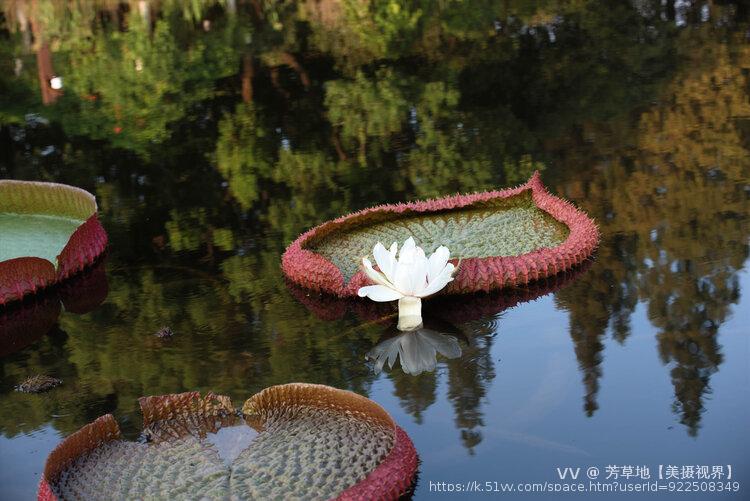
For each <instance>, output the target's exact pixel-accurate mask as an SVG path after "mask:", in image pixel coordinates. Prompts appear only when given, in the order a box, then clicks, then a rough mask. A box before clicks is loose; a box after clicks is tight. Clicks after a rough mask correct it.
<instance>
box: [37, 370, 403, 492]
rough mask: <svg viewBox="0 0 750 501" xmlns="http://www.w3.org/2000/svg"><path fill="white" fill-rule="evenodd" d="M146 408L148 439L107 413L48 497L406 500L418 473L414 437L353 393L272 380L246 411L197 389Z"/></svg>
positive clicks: (44, 486)
mask: <svg viewBox="0 0 750 501" xmlns="http://www.w3.org/2000/svg"><path fill="white" fill-rule="evenodd" d="M140 404H141V410H142V412H143V416H144V432H143V435H142V437H141V438H142V440H140V441H138V442H131V441H126V440H123V439H122V438H121V437H120V430H119V427H118V426H117V423H116V421H115V420H114V418H113V417H112V415H109V414H108V415H106V416H102V417H100V418H99V419H97V420H96V421H94V422H93V423H91V424H89V425H87V426H85V427H84V428H82V429H81V430H79V431H78V432H76V433H74V434H73V435H71V436H70V437H68V438H67V439H65V440H64V441H63V442H62V443H61V444H60V445H59V446H58V447H57V448H56V449H55V450H54V451H52V453H51V454H50V455H49V457H48V458H47V463H46V465H45V469H44V474H43V477H42V481H41V483H40V486H39V496H38V498H39V499H40V500H52V499H144V498H158V499H167V498H169V499H334V498H338V499H397V498H398V497H399V496H401V495H403V494H404V493H405V492H407V491H408V490H409V489H410V487H411V485H412V482H413V479H414V476H415V474H416V469H417V455H416V451H415V450H414V447H413V445H412V443H411V440H410V439H409V437H408V436H407V435H406V433H405V432H404V431H403V430H402V429H401V428H399V427H398V426H397V425H396V424H395V423H394V422H393V420H392V419H391V417H390V416H389V415H388V413H386V412H385V410H383V408H382V407H380V406H379V405H377V404H376V403H375V402H373V401H371V400H369V399H367V398H365V397H362V396H360V395H357V394H355V393H351V392H348V391H343V390H337V389H335V388H331V387H328V386H321V385H311V384H288V385H282V386H273V387H271V388H268V389H266V390H263V391H262V392H260V393H258V394H256V395H254V396H253V397H251V398H250V399H248V400H247V401H246V402H245V404H244V406H243V407H242V411H241V412H237V411H235V409H234V407H233V406H232V403H231V402H230V400H229V398H228V397H225V396H218V395H213V394H209V395H207V396H205V397H201V396H200V395H199V394H198V393H195V392H191V393H182V394H178V395H165V396H158V397H145V398H142V399H140Z"/></svg>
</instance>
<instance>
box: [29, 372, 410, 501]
mask: <svg viewBox="0 0 750 501" xmlns="http://www.w3.org/2000/svg"><path fill="white" fill-rule="evenodd" d="M289 401H294V402H301V403H304V404H306V405H313V406H317V407H324V408H328V409H335V410H337V411H340V412H346V413H349V414H352V415H354V416H357V417H359V418H365V419H371V420H375V421H377V422H378V423H380V424H382V425H385V426H389V427H391V426H392V427H393V430H394V445H393V448H392V449H391V451H390V453H389V454H388V456H386V457H385V458H384V459H383V461H381V462H380V464H378V466H377V467H376V468H375V469H374V470H373V471H371V472H370V473H369V474H368V475H367V476H366V477H365V479H364V480H362V481H360V482H359V483H358V484H356V485H354V486H352V487H350V488H349V489H347V490H345V491H344V492H342V493H341V494H340V495H339V496H338V498H337V499H342V500H349V499H398V498H399V497H400V496H401V495H402V494H404V493H406V492H407V491H408V490H409V488H410V487H411V485H412V482H413V480H414V477H415V475H416V472H417V466H418V459H417V452H416V450H415V449H414V445H413V444H412V441H411V439H409V436H408V435H407V434H406V432H405V431H404V430H402V429H401V428H399V427H398V425H396V424H395V423H394V421H393V420H392V418H391V417H390V415H389V414H388V413H387V412H386V411H385V409H383V408H382V407H381V406H379V405H378V404H376V403H375V402H373V401H372V400H370V399H368V398H366V397H363V396H361V395H357V394H356V393H352V392H350V391H346V390H339V389H337V388H332V387H330V386H324V385H317V384H306V383H290V384H285V385H279V386H272V387H270V388H266V389H265V390H263V391H261V392H259V393H257V394H255V395H254V396H252V397H250V398H249V399H248V400H247V401H246V402H245V404H244V405H243V407H242V409H243V412H246V413H247V414H248V415H251V416H252V417H258V416H259V417H260V418H261V425H262V419H263V417H264V416H265V415H266V413H270V412H272V411H273V409H274V408H275V407H276V406H278V405H279V404H282V403H284V402H289ZM139 403H140V406H141V413H142V414H143V417H144V429H145V428H149V427H151V428H153V427H155V426H158V424H159V422H162V421H165V420H172V419H180V418H182V419H184V420H185V422H190V423H194V422H196V420H195V419H193V417H194V416H196V415H197V416H199V417H205V416H213V415H218V414H222V413H226V412H227V411H229V410H231V409H232V407H231V401H230V400H229V397H226V396H221V395H213V394H208V395H206V396H205V397H201V396H200V394H199V393H198V392H187V393H178V394H174V395H160V396H152V397H143V398H141V399H139ZM119 438H121V433H120V427H119V426H118V425H117V421H115V418H114V417H113V416H112V414H106V415H104V416H102V417H100V418H98V419H96V420H95V421H93V422H91V423H89V424H87V425H86V426H84V427H83V428H81V429H80V430H78V431H77V432H75V433H73V434H72V435H70V436H69V437H68V438H66V439H65V440H63V441H62V442H61V443H60V444H59V445H58V446H57V447H55V449H54V450H53V451H52V452H51V453H50V455H49V456H48V457H47V462H46V463H45V466H44V472H43V474H42V479H41V481H40V482H39V490H38V493H37V499H38V500H39V501H57V499H58V498H57V496H56V495H55V493H54V491H53V490H52V485H53V484H54V483H55V482H56V481H57V480H58V479H59V477H60V474H61V473H62V472H63V471H64V470H65V468H67V467H68V466H70V465H71V464H72V463H73V462H74V461H75V460H77V459H78V458H79V457H81V456H83V455H85V454H88V453H90V452H92V451H93V450H94V449H96V448H97V447H100V446H101V445H103V444H104V443H106V442H108V441H110V440H116V439H119Z"/></svg>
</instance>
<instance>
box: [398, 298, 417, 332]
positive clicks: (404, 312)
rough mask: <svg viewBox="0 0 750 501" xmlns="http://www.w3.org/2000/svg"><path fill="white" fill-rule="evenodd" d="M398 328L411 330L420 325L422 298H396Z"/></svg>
mask: <svg viewBox="0 0 750 501" xmlns="http://www.w3.org/2000/svg"><path fill="white" fill-rule="evenodd" d="M397 327H398V330H400V331H413V330H415V329H418V328H419V327H422V300H421V299H420V298H418V297H413V296H404V297H402V298H401V299H399V300H398V326H397Z"/></svg>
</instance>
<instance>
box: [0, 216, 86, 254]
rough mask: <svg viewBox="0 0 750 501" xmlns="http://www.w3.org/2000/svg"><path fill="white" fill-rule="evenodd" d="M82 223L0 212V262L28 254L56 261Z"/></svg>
mask: <svg viewBox="0 0 750 501" xmlns="http://www.w3.org/2000/svg"><path fill="white" fill-rule="evenodd" d="M83 222H84V221H83V220H80V219H74V218H69V217H64V216H52V215H46V214H11V213H0V235H2V237H0V262H1V261H5V260H8V259H13V258H17V257H29V256H30V257H40V258H42V259H46V260H48V261H50V262H52V263H56V259H57V256H58V255H59V254H60V252H62V250H63V248H64V247H65V245H66V244H67V243H68V240H70V236H71V235H72V234H73V232H75V231H76V229H77V228H78V227H79V226H80V225H81V224H83Z"/></svg>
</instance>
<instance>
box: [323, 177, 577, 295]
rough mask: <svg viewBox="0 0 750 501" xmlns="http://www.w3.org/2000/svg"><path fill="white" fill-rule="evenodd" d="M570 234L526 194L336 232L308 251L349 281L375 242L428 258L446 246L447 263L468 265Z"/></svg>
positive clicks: (554, 243) (534, 247)
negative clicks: (415, 249) (411, 243)
mask: <svg viewBox="0 0 750 501" xmlns="http://www.w3.org/2000/svg"><path fill="white" fill-rule="evenodd" d="M568 233H569V229H568V227H567V226H566V225H565V224H563V223H562V222H560V221H557V220H556V219H554V218H553V217H552V216H550V215H549V214H548V213H546V212H545V211H543V210H541V209H539V208H538V207H537V206H536V205H535V204H534V202H533V200H532V196H531V193H530V192H528V191H527V192H522V193H520V194H518V195H515V196H512V197H508V198H505V199H496V200H492V201H489V202H486V203H485V204H482V205H481V206H476V205H473V206H471V207H469V208H465V209H452V210H446V211H442V212H431V213H427V214H414V215H409V216H404V215H398V214H395V215H394V217H393V218H391V219H389V220H385V221H380V222H378V223H374V224H369V225H367V226H364V227H353V228H350V229H349V230H348V231H337V232H334V233H332V234H330V235H327V236H325V237H323V238H322V239H321V240H319V241H317V242H313V243H312V244H311V245H310V246H309V248H310V250H312V251H314V252H317V253H319V254H320V255H322V256H323V257H325V258H326V259H328V260H329V261H331V262H332V263H333V264H334V265H336V267H338V268H339V269H340V270H341V271H342V273H343V275H344V279H345V280H346V281H348V280H350V279H351V277H352V276H353V275H354V274H355V273H356V271H357V269H358V267H359V263H360V261H361V259H362V257H363V256H367V255H369V254H370V253H371V252H372V248H373V246H374V245H375V244H376V243H377V242H381V243H382V244H383V245H385V246H386V247H388V246H389V245H390V244H391V243H392V242H399V245H400V244H401V243H402V242H403V241H404V240H406V239H407V238H408V237H414V240H415V241H416V243H417V245H419V246H420V247H422V248H423V249H424V250H425V252H426V253H428V254H429V253H431V252H433V251H434V250H435V249H436V248H437V247H438V246H440V245H445V246H446V247H448V248H449V249H450V252H451V258H458V259H466V258H472V257H478V258H482V257H493V256H517V255H520V254H525V253H528V252H532V251H534V250H537V249H541V248H551V247H555V246H557V245H559V244H561V243H562V242H563V241H565V239H566V238H567V236H568Z"/></svg>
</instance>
